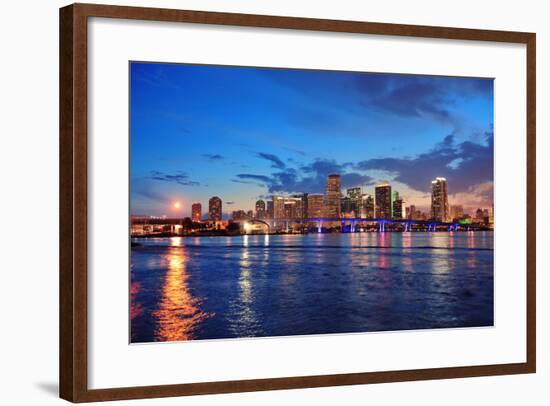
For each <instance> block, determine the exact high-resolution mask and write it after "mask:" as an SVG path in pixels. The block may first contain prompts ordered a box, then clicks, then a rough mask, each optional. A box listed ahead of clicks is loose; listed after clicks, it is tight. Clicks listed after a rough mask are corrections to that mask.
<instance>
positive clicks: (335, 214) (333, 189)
mask: <svg viewBox="0 0 550 406" xmlns="http://www.w3.org/2000/svg"><path fill="white" fill-rule="evenodd" d="M340 198H341V196H340V175H328V178H327V187H326V192H325V210H326V216H327V217H331V218H340V217H341V212H342V210H341V206H340V203H341V200H340Z"/></svg>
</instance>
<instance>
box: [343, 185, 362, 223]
mask: <svg viewBox="0 0 550 406" xmlns="http://www.w3.org/2000/svg"><path fill="white" fill-rule="evenodd" d="M346 193H347V197H348V198H349V210H348V211H349V212H350V213H352V214H353V216H354V217H359V216H360V215H361V196H362V191H361V188H360V187H353V188H350V189H347V190H346Z"/></svg>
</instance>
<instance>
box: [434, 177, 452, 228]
mask: <svg viewBox="0 0 550 406" xmlns="http://www.w3.org/2000/svg"><path fill="white" fill-rule="evenodd" d="M431 215H432V219H433V220H437V221H448V220H449V201H448V197H447V179H445V178H441V177H437V178H435V179H434V180H432V212H431Z"/></svg>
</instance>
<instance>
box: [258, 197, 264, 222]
mask: <svg viewBox="0 0 550 406" xmlns="http://www.w3.org/2000/svg"><path fill="white" fill-rule="evenodd" d="M265 214H266V213H265V202H264V201H263V200H261V199H260V200H258V201H257V202H256V218H257V219H264V218H266V215H265Z"/></svg>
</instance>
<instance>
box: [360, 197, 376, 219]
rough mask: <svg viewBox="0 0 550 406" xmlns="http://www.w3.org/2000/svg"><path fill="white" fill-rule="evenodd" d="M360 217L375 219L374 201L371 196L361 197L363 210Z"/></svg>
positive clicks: (361, 209)
mask: <svg viewBox="0 0 550 406" xmlns="http://www.w3.org/2000/svg"><path fill="white" fill-rule="evenodd" d="M359 216H360V217H361V218H364V219H372V218H374V199H373V197H372V196H371V195H367V194H365V195H362V196H361V208H360V214H359Z"/></svg>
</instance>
